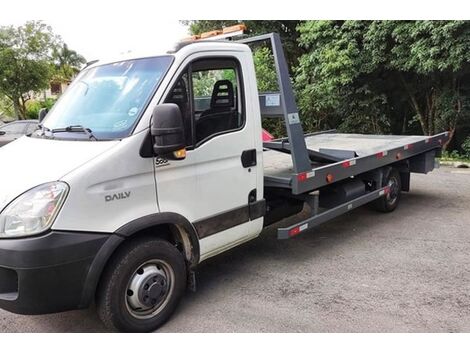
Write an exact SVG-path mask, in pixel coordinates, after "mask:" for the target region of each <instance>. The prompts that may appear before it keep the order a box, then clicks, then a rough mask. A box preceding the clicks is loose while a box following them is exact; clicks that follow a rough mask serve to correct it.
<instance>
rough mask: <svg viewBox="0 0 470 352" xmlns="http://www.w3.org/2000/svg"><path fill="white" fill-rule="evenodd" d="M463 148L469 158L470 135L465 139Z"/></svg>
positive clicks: (464, 153)
mask: <svg viewBox="0 0 470 352" xmlns="http://www.w3.org/2000/svg"><path fill="white" fill-rule="evenodd" d="M461 147H462V150H463V155H464V156H465V157H466V158H467V159H470V136H467V138H465V140H464V141H463V143H462V146H461Z"/></svg>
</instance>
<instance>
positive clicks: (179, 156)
mask: <svg viewBox="0 0 470 352" xmlns="http://www.w3.org/2000/svg"><path fill="white" fill-rule="evenodd" d="M173 156H174V157H175V158H176V159H184V158H186V149H185V148H183V149H180V150H177V151H176V152H173Z"/></svg>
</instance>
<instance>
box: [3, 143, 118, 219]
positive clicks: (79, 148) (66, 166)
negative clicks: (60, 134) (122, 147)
mask: <svg viewBox="0 0 470 352" xmlns="http://www.w3.org/2000/svg"><path fill="white" fill-rule="evenodd" d="M117 143H119V141H103V142H90V141H64V140H54V139H41V138H31V137H22V138H20V139H18V140H16V141H15V142H12V143H10V144H7V145H6V146H4V147H1V148H0V170H1V171H0V211H1V210H2V209H3V208H4V207H5V206H6V205H7V204H8V203H9V202H11V201H12V200H13V199H14V198H16V197H17V196H19V195H20V194H21V193H23V192H25V191H27V190H29V189H31V188H33V187H35V186H38V185H40V184H43V183H46V182H51V181H57V180H60V179H61V178H62V177H64V176H65V175H66V174H68V173H69V172H71V171H73V170H75V169H76V168H78V167H80V166H81V165H83V164H85V163H86V162H87V161H89V160H91V159H93V158H95V157H97V156H98V155H100V154H102V153H104V152H105V151H107V150H109V149H110V148H112V147H113V146H114V145H116V144H117Z"/></svg>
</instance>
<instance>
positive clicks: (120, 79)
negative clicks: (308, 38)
mask: <svg viewBox="0 0 470 352" xmlns="http://www.w3.org/2000/svg"><path fill="white" fill-rule="evenodd" d="M240 31H242V28H238V27H235V28H229V29H227V30H225V33H222V35H221V36H222V37H231V33H234V34H239V32H240ZM216 34H217V35H218V34H219V33H216ZM219 37H220V36H218V37H217V36H216V37H210V36H209V38H208V40H200V39H197V38H194V40H191V41H185V42H181V43H179V44H178V45H177V46H176V47H175V48H174V49H173V50H170V51H169V52H167V53H165V54H163V55H149V56H142V57H129V58H125V59H123V58H120V59H118V60H110V61H97V62H94V63H92V64H90V65H89V66H87V67H86V68H84V69H83V70H82V71H81V72H80V74H79V75H78V77H77V78H76V79H75V80H74V81H73V83H72V84H71V86H70V87H69V88H68V89H67V91H66V92H65V94H64V95H63V96H62V97H61V98H60V100H59V101H58V102H57V103H56V105H55V106H54V107H53V109H52V110H51V111H50V112H48V113H47V116H45V113H44V112H41V114H40V119H41V125H40V128H39V129H38V130H37V131H36V132H34V133H32V134H31V135H28V136H25V137H22V138H20V139H18V140H17V141H15V142H13V143H10V144H8V145H7V146H5V147H3V148H1V149H0V164H1V165H3V166H7V167H8V172H1V173H0V308H2V309H5V310H8V311H11V312H15V313H18V314H44V313H52V312H59V311H65V310H71V309H81V308H86V307H88V306H89V305H90V304H91V303H92V302H93V301H96V305H97V310H98V313H99V316H100V318H101V319H102V320H103V322H104V323H105V324H106V325H107V326H108V327H110V328H112V329H116V330H120V331H133V332H145V331H152V330H155V329H156V328H158V327H159V326H160V325H161V324H163V323H164V322H165V321H166V320H167V319H168V318H169V317H170V316H171V314H172V312H173V311H174V309H175V307H176V306H177V304H178V301H179V300H180V298H181V296H182V295H183V293H184V292H185V290H186V288H188V287H189V288H191V289H195V269H196V267H197V266H198V264H199V263H201V262H202V261H204V260H206V259H208V258H210V257H212V256H215V255H217V254H220V253H222V252H224V251H226V250H228V249H230V248H232V247H235V246H237V245H239V244H241V243H243V242H246V241H249V240H251V239H253V238H255V237H257V236H258V235H259V234H260V233H261V231H262V230H263V228H264V227H266V226H268V225H270V224H273V223H275V222H277V221H279V220H281V219H283V218H287V217H290V216H291V215H294V214H296V213H299V212H301V211H302V210H303V209H304V207H307V209H310V212H311V215H310V216H309V217H307V218H305V219H304V220H302V221H301V222H299V223H294V224H292V225H290V226H288V227H286V228H279V229H278V237H279V238H280V239H287V238H291V237H294V236H296V235H298V234H301V233H302V232H303V231H305V230H307V229H311V228H313V227H315V226H316V225H318V224H321V223H323V222H325V221H327V220H329V219H332V218H334V217H336V216H339V215H341V214H343V213H345V212H347V211H350V210H352V209H354V208H357V207H359V206H362V205H364V204H366V203H372V204H374V206H375V207H376V208H377V209H379V210H381V211H384V212H389V211H393V210H394V209H395V208H396V206H397V205H398V202H399V200H400V192H402V191H408V190H409V187H410V173H412V172H419V173H427V172H429V171H431V170H432V169H433V168H434V160H435V156H436V153H439V151H440V149H441V146H442V144H443V143H444V142H445V141H446V140H447V138H448V134H447V132H444V133H441V134H439V135H436V136H375V135H358V134H340V133H336V132H335V131H325V132H319V133H314V134H309V135H304V133H303V130H302V125H301V123H300V119H299V114H298V111H297V106H296V103H295V100H294V94H293V91H292V87H291V82H290V78H289V75H288V69H287V65H286V61H285V57H284V53H283V50H282V45H281V42H280V39H279V36H278V35H277V34H275V33H271V34H266V35H262V36H258V37H254V38H245V39H242V40H241V41H238V42H236V41H234V40H218V39H220V38H219ZM215 39H217V40H215ZM228 39H230V38H228ZM260 42H264V43H267V44H269V45H271V47H272V52H273V57H274V61H275V66H276V71H277V74H278V84H279V92H276V93H272V92H271V93H267V94H260V93H259V92H258V89H257V81H256V74H255V67H254V64H253V57H252V51H251V50H250V47H249V46H248V45H247V44H252V43H260ZM262 117H270V118H282V119H283V120H284V121H285V126H286V130H287V136H286V137H285V138H282V139H274V140H269V141H264V142H263V139H262V127H261V120H262Z"/></svg>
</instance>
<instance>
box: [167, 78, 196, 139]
mask: <svg viewBox="0 0 470 352" xmlns="http://www.w3.org/2000/svg"><path fill="white" fill-rule="evenodd" d="M188 89H189V88H188V73H184V74H183V75H182V76H181V77H180V78H179V79H178V80H177V81H176V83H175V85H174V86H173V87H172V88H171V91H170V93H169V94H168V96H167V98H166V99H165V103H173V104H176V105H178V106H179V108H180V110H181V116H182V117H183V123H184V133H185V138H186V146H187V147H189V146H191V145H192V128H191V118H192V114H191V104H190V103H189V99H190V98H189V90H188Z"/></svg>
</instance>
